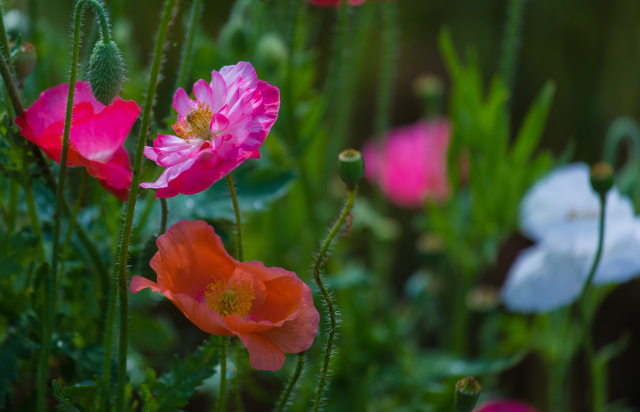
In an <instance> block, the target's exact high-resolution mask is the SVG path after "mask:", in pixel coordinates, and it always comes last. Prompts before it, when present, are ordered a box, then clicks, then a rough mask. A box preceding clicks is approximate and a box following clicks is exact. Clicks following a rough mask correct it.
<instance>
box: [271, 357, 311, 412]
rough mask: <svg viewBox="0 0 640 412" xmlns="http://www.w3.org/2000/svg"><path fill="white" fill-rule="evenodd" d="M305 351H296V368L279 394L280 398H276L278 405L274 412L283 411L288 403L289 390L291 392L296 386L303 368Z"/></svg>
mask: <svg viewBox="0 0 640 412" xmlns="http://www.w3.org/2000/svg"><path fill="white" fill-rule="evenodd" d="M305 353H306V351H302V352H300V353H298V361H297V362H296V368H295V369H294V371H293V373H292V374H291V378H289V383H287V387H286V388H284V391H282V394H281V395H280V399H279V400H278V405H277V406H276V412H283V411H284V408H285V407H286V406H287V404H288V403H289V397H290V396H291V392H293V388H295V387H296V383H298V379H299V378H300V375H301V374H302V369H304V358H305Z"/></svg>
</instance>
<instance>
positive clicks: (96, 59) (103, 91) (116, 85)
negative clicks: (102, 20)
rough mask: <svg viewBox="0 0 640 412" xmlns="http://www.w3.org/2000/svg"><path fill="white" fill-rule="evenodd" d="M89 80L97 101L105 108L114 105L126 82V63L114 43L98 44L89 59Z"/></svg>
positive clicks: (102, 41) (101, 41)
mask: <svg viewBox="0 0 640 412" xmlns="http://www.w3.org/2000/svg"><path fill="white" fill-rule="evenodd" d="M88 78H89V84H90V85H91V91H92V92H93V96H94V97H95V98H96V100H97V101H99V102H100V103H102V104H104V105H105V106H108V105H110V104H111V103H113V101H114V99H115V98H116V97H117V96H118V94H119V93H120V89H121V88H122V83H123V82H124V63H123V62H122V56H121V55H120V50H119V49H118V46H117V45H116V43H115V42H114V41H112V40H109V41H105V40H100V41H98V42H97V43H96V45H95V47H94V48H93V52H92V53H91V57H90V58H89V70H88Z"/></svg>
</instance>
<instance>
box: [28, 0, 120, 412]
mask: <svg viewBox="0 0 640 412" xmlns="http://www.w3.org/2000/svg"><path fill="white" fill-rule="evenodd" d="M87 3H89V4H91V5H92V6H93V9H94V10H95V12H96V14H97V15H98V17H99V20H100V24H101V26H102V30H103V32H104V33H103V35H105V36H106V37H105V38H107V39H108V38H109V26H108V24H107V17H106V14H105V12H104V10H103V9H102V5H101V4H100V3H99V2H98V1H97V0H79V1H78V2H77V3H76V7H75V20H74V25H73V52H72V57H71V74H70V75H69V93H68V95H67V109H66V114H65V120H64V132H63V135H62V152H61V154H60V170H59V173H58V190H57V191H56V211H55V214H54V227H53V251H52V256H51V273H50V275H49V278H48V279H47V284H46V288H45V319H44V323H43V335H42V343H41V353H40V359H39V362H38V401H37V410H38V411H44V410H45V408H46V394H47V390H46V387H47V371H48V369H49V355H50V354H51V334H52V333H53V322H54V315H55V310H56V290H57V280H56V279H57V276H58V256H59V253H60V230H61V216H62V205H63V203H64V186H65V180H66V174H67V155H68V150H69V134H70V132H71V116H72V113H73V98H74V96H75V89H76V76H77V73H78V53H79V50H80V28H81V25H82V13H83V10H84V6H85V4H87Z"/></svg>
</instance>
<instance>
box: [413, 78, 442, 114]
mask: <svg viewBox="0 0 640 412" xmlns="http://www.w3.org/2000/svg"><path fill="white" fill-rule="evenodd" d="M413 91H414V93H415V94H416V95H417V96H418V97H420V98H421V99H422V101H423V102H424V108H425V112H426V115H427V117H433V116H438V115H440V113H441V111H442V98H443V96H444V83H443V82H442V80H441V79H440V78H439V77H438V76H434V75H431V74H423V75H421V76H420V77H418V78H417V79H416V80H415V81H414V83H413Z"/></svg>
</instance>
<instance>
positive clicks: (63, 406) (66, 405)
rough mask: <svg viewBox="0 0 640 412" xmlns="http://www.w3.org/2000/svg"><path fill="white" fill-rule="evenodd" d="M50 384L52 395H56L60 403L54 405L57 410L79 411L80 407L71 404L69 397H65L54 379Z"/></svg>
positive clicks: (65, 411) (64, 411)
mask: <svg viewBox="0 0 640 412" xmlns="http://www.w3.org/2000/svg"><path fill="white" fill-rule="evenodd" d="M51 386H52V387H53V395H54V396H55V397H56V399H57V400H59V401H60V404H59V405H58V406H57V407H56V408H57V409H58V410H59V411H62V412H81V411H80V409H78V408H76V407H75V406H73V404H72V403H71V401H69V399H67V398H66V397H65V396H64V394H63V392H62V390H61V389H60V387H59V386H58V382H56V381H55V380H54V381H53V382H51Z"/></svg>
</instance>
